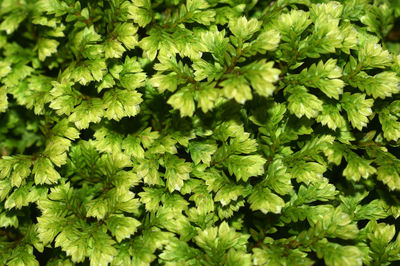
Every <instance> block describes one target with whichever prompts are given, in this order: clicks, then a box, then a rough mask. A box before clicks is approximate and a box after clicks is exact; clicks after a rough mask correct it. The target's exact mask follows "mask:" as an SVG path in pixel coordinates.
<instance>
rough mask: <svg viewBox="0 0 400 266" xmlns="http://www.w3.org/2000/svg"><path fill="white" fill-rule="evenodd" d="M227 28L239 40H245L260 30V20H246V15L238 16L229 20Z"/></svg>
mask: <svg viewBox="0 0 400 266" xmlns="http://www.w3.org/2000/svg"><path fill="white" fill-rule="evenodd" d="M228 26H229V30H230V31H231V32H232V34H233V35H234V36H235V37H236V38H237V39H238V40H239V42H242V41H247V40H248V39H250V38H251V36H253V34H254V33H256V32H257V31H259V30H260V27H261V22H259V21H257V20H256V19H254V18H252V19H250V20H247V18H246V17H240V18H236V19H232V20H230V21H229V24H228Z"/></svg>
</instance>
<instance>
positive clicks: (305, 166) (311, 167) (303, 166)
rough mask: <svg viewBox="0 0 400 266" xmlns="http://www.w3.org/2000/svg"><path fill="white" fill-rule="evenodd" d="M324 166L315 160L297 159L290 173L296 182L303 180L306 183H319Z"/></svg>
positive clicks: (324, 169)
mask: <svg viewBox="0 0 400 266" xmlns="http://www.w3.org/2000/svg"><path fill="white" fill-rule="evenodd" d="M325 171H326V167H325V166H324V165H322V164H319V163H316V162H305V161H298V162H296V164H295V165H294V166H293V167H292V169H291V173H292V175H293V177H295V178H296V181H297V182H299V183H300V182H303V183H305V184H306V185H308V184H310V183H319V182H321V181H322V180H323V178H324V177H323V174H324V173H325Z"/></svg>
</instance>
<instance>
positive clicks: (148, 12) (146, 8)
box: [128, 0, 153, 27]
mask: <svg viewBox="0 0 400 266" xmlns="http://www.w3.org/2000/svg"><path fill="white" fill-rule="evenodd" d="M128 10H129V15H128V18H129V19H133V21H135V23H137V24H139V26H141V27H145V26H146V25H147V24H149V23H150V22H151V20H152V19H153V12H152V9H151V1H150V0H138V1H134V2H133V3H132V4H131V5H129V9H128Z"/></svg>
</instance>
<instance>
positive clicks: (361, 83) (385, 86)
mask: <svg viewBox="0 0 400 266" xmlns="http://www.w3.org/2000/svg"><path fill="white" fill-rule="evenodd" d="M399 82H400V78H399V77H398V76H397V75H396V73H395V72H389V71H384V72H381V73H379V74H376V75H375V76H369V75H368V74H366V73H365V72H360V73H359V74H357V76H355V77H354V78H353V79H352V80H351V83H350V84H351V85H352V86H355V87H358V88H359V89H360V90H361V91H365V92H366V94H367V95H372V97H374V98H375V99H376V98H382V99H384V98H386V97H391V96H392V94H395V93H398V92H399Z"/></svg>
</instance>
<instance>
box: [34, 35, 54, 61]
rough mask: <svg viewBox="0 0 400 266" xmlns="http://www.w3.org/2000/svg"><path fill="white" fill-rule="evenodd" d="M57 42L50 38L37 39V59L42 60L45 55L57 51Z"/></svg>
mask: <svg viewBox="0 0 400 266" xmlns="http://www.w3.org/2000/svg"><path fill="white" fill-rule="evenodd" d="M58 45H59V42H58V41H56V40H52V39H45V38H43V39H39V42H38V53H39V60H40V61H44V60H45V59H46V57H48V56H50V55H52V54H54V53H56V52H57V46H58Z"/></svg>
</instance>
